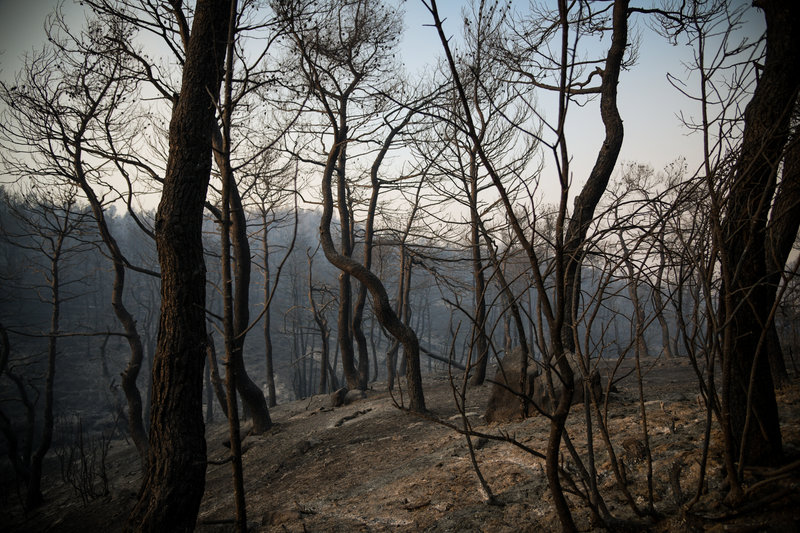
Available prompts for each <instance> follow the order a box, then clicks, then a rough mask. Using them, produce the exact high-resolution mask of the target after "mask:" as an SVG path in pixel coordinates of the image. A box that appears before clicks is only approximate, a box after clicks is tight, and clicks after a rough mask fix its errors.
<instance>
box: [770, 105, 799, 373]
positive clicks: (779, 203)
mask: <svg viewBox="0 0 800 533" xmlns="http://www.w3.org/2000/svg"><path fill="white" fill-rule="evenodd" d="M798 107H800V101H798V100H796V101H795V113H797V111H798ZM798 130H800V128H798V127H797V126H795V131H794V132H793V133H792V139H791V141H789V143H788V144H787V146H786V149H785V151H784V154H785V155H784V157H783V174H782V177H781V182H780V184H779V185H778V192H777V193H776V197H775V202H774V204H773V207H772V213H771V214H770V219H769V223H768V226H767V276H768V278H767V283H768V284H769V288H770V291H774V292H775V293H777V291H778V287H779V285H780V283H781V273H782V272H783V270H784V268H785V266H786V262H787V261H788V260H789V253H790V252H791V251H792V246H793V245H794V241H795V237H796V235H797V231H798V229H800V139H798V134H800V131H798ZM772 298H774V295H773V296H772ZM767 350H768V351H767V353H768V356H769V366H770V370H771V371H772V378H773V380H774V382H775V386H776V387H777V388H782V387H784V386H787V385H788V384H789V383H790V381H789V374H788V372H787V371H786V362H785V360H784V357H783V349H782V348H781V344H780V339H779V337H778V330H777V328H776V327H775V321H774V320H772V321H771V322H770V324H769V331H768V332H767Z"/></svg>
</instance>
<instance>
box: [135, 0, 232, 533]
mask: <svg viewBox="0 0 800 533" xmlns="http://www.w3.org/2000/svg"><path fill="white" fill-rule="evenodd" d="M172 4H173V7H174V9H175V10H176V11H180V10H181V9H182V8H181V2H180V1H179V0H173V2H172ZM230 5H231V3H230V0H198V2H197V5H196V7H195V12H194V21H193V26H192V32H191V36H190V37H189V43H188V46H187V50H186V61H185V63H184V68H183V80H182V84H181V92H180V96H179V98H178V101H177V102H176V104H175V107H174V109H173V112H172V119H171V121H170V128H169V157H168V161H167V169H166V173H165V176H164V187H163V191H162V195H161V201H160V203H159V206H158V211H157V214H156V243H157V246H158V258H159V264H160V265H161V280H162V281H161V317H160V321H159V333H158V347H157V350H156V354H155V358H154V361H153V407H152V412H151V416H150V448H149V453H148V461H147V469H146V471H145V476H144V479H143V480H142V488H141V490H140V492H139V497H138V501H137V503H136V505H135V506H134V508H133V510H132V511H131V515H130V517H129V519H128V525H127V527H128V529H130V530H136V531H187V532H188V531H192V530H193V529H194V527H195V522H196V520H197V512H198V510H199V507H200V499H201V498H202V496H203V491H204V488H205V471H206V442H205V435H204V430H205V425H204V423H203V361H204V359H205V356H206V352H205V343H206V320H205V274H206V269H205V263H204V258H203V239H202V223H203V206H204V202H205V197H206V190H207V188H208V181H209V176H210V173H211V144H212V135H213V131H214V128H215V126H216V123H215V105H214V101H215V100H217V97H218V95H219V88H220V83H221V81H222V75H223V60H224V58H225V48H226V44H227V42H226V41H227V35H228V32H227V26H228V15H229V12H230Z"/></svg>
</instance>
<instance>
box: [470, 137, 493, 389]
mask: <svg viewBox="0 0 800 533" xmlns="http://www.w3.org/2000/svg"><path fill="white" fill-rule="evenodd" d="M475 152H476V150H475V149H473V150H472V151H471V152H470V165H469V174H470V175H469V195H470V198H469V208H470V209H469V211H470V247H471V249H472V283H473V290H474V291H475V295H474V296H475V317H474V320H475V322H474V323H473V325H472V331H473V335H472V337H473V339H474V353H475V360H474V361H473V365H474V366H473V370H472V376H471V377H470V385H473V386H474V385H481V384H482V383H483V381H484V380H485V379H486V365H487V363H488V360H489V342H488V339H487V337H486V318H487V316H486V279H485V278H484V275H483V258H482V257H481V243H480V229H479V227H478V226H479V219H480V214H479V213H478V161H477V154H476V153H475ZM468 366H469V365H468Z"/></svg>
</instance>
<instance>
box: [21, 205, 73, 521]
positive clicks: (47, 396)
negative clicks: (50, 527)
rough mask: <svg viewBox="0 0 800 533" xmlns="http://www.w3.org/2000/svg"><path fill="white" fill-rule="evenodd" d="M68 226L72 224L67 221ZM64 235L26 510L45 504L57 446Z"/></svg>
mask: <svg viewBox="0 0 800 533" xmlns="http://www.w3.org/2000/svg"><path fill="white" fill-rule="evenodd" d="M66 222H67V223H68V220H67V221H66ZM63 244H64V234H60V235H59V236H58V238H57V239H56V243H55V245H54V247H53V255H52V257H51V258H50V291H51V296H50V336H49V338H48V339H47V372H46V373H45V384H44V411H43V414H42V417H43V420H42V437H41V440H40V441H39V446H38V448H36V452H35V453H34V454H33V456H32V457H31V467H30V475H29V477H28V487H27V492H26V495H25V507H26V508H27V509H33V508H35V507H38V506H39V505H41V504H42V503H43V502H44V498H43V496H42V463H43V462H44V456H45V455H46V454H47V452H48V451H49V450H50V445H51V444H52V442H53V425H54V420H53V403H54V400H53V385H54V383H55V376H56V354H57V350H58V342H57V340H58V336H57V335H58V328H59V317H60V315H61V294H60V292H61V291H60V288H61V282H60V278H59V264H58V262H59V260H60V256H61V247H62V245H63Z"/></svg>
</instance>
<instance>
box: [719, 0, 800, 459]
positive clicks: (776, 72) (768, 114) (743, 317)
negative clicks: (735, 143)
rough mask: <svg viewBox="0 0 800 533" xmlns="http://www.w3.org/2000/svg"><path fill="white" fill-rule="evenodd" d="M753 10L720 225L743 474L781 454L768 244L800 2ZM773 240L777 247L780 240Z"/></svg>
mask: <svg viewBox="0 0 800 533" xmlns="http://www.w3.org/2000/svg"><path fill="white" fill-rule="evenodd" d="M756 5H758V6H759V7H761V8H762V9H763V10H764V15H765V18H766V22H767V44H766V47H767V48H766V58H765V62H764V69H763V71H762V73H761V76H760V79H759V81H758V84H757V86H756V89H755V92H754V93H753V98H752V99H751V100H750V102H749V103H748V105H747V108H746V109H745V113H744V131H743V136H742V144H741V150H740V153H739V156H738V159H737V161H736V163H735V166H734V176H733V181H732V183H731V185H730V190H729V193H728V199H727V203H726V211H725V219H724V220H723V227H722V231H723V239H724V243H723V246H724V252H725V253H724V254H723V256H722V261H723V285H724V286H723V290H722V292H723V293H722V310H723V312H724V318H725V320H724V321H723V323H724V324H727V327H726V329H725V332H724V333H725V336H724V338H725V344H724V347H723V358H724V360H727V362H728V364H725V365H723V366H724V367H725V368H726V370H728V372H726V374H727V375H724V376H723V380H724V381H725V384H724V387H723V392H724V393H726V394H725V397H724V398H723V418H724V419H727V420H723V423H726V424H729V430H730V432H731V437H732V438H731V439H730V441H731V442H730V443H729V445H731V446H733V449H732V450H727V452H728V453H732V454H733V460H735V461H737V462H739V463H740V465H739V468H740V469H741V468H742V467H743V466H744V464H747V465H771V464H775V463H777V462H779V461H780V460H781V459H782V457H783V446H782V442H781V440H782V439H781V431H780V423H779V420H778V408H777V404H776V400H775V389H774V384H773V379H772V372H771V371H770V366H769V358H768V355H767V350H766V346H767V343H766V342H765V341H766V338H767V337H768V336H767V332H768V331H769V325H770V322H771V320H770V318H769V316H768V315H769V313H770V310H771V308H772V306H773V304H774V303H775V294H776V290H777V288H776V287H777V285H776V284H774V283H768V282H767V281H766V278H767V275H768V271H767V265H768V259H767V245H766V242H767V238H768V236H769V233H768V231H767V222H768V216H769V212H770V207H771V205H772V204H773V193H774V191H775V189H776V177H777V172H778V167H779V164H780V161H781V158H782V156H783V152H784V146H785V144H786V141H787V138H788V135H789V119H790V116H791V112H792V110H793V109H794V106H795V102H796V99H797V95H798V89H799V88H800V70H798V69H797V65H798V64H800V30H799V29H798V27H797V24H796V21H797V20H798V18H800V5H798V4H797V3H796V2H792V1H789V0H784V1H780V2H756ZM785 177H786V176H785ZM788 177H789V178H790V180H791V176H788ZM796 191H797V189H796V187H795V186H794V184H793V183H791V181H790V182H787V183H784V184H783V186H782V187H781V191H780V193H781V195H780V196H779V197H778V198H776V199H775V200H774V204H775V205H776V206H778V207H779V208H780V207H781V206H783V205H786V204H784V203H783V202H784V199H785V200H788V201H789V202H788V203H790V204H794V207H793V209H792V210H796V209H798V207H797V202H798V198H797V197H796V196H791V195H792V194H796ZM784 195H788V196H786V197H783V196H784ZM782 215H783V214H782ZM784 220H786V219H784ZM773 227H775V228H779V227H780V226H779V225H775V226H773ZM795 234H796V230H795ZM795 234H793V235H792V239H793V238H794V235H795ZM773 237H774V240H775V241H776V242H777V235H773ZM770 266H772V264H770ZM780 268H781V269H782V268H783V265H781V267H780ZM726 414H727V416H725V415H726Z"/></svg>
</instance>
